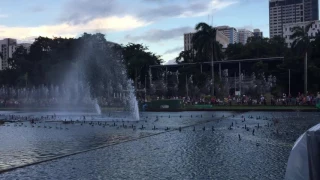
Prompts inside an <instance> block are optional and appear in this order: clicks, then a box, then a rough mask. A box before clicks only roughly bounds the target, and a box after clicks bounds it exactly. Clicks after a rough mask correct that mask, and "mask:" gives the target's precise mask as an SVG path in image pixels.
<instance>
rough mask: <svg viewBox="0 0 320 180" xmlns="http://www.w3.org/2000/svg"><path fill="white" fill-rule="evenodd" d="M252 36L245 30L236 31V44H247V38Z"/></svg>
mask: <svg viewBox="0 0 320 180" xmlns="http://www.w3.org/2000/svg"><path fill="white" fill-rule="evenodd" d="M252 36H253V33H252V32H251V31H249V30H247V29H239V30H238V42H239V43H241V44H247V41H248V38H249V37H252Z"/></svg>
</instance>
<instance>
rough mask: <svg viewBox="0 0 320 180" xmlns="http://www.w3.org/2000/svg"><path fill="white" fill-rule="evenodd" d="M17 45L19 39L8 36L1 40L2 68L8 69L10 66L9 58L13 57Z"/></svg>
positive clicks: (0, 66)
mask: <svg viewBox="0 0 320 180" xmlns="http://www.w3.org/2000/svg"><path fill="white" fill-rule="evenodd" d="M16 47H17V40H16V39H11V38H6V39H3V40H0V53H1V54H2V59H1V62H0V64H1V65H0V70H3V69H6V68H8V67H9V64H8V59H9V58H12V55H13V53H14V52H15V50H16Z"/></svg>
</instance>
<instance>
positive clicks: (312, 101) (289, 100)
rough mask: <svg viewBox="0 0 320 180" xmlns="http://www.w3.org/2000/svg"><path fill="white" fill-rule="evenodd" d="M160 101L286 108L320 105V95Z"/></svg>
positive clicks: (187, 98)
mask: <svg viewBox="0 0 320 180" xmlns="http://www.w3.org/2000/svg"><path fill="white" fill-rule="evenodd" d="M156 99H157V100H160V99H181V100H182V101H183V103H184V104H185V105H273V106H276V105H285V106H302V105H306V106H307V105H309V106H314V105H316V104H317V103H320V93H319V92H318V93H316V94H307V95H304V94H301V93H299V94H298V95H297V96H295V97H293V96H291V95H287V94H285V93H283V94H282V96H280V97H275V96H271V97H269V98H267V97H265V96H264V95H261V96H259V97H253V96H250V95H241V96H228V97H224V98H218V97H211V96H203V97H200V98H199V97H198V98H195V97H167V98H165V97H164V96H162V97H156Z"/></svg>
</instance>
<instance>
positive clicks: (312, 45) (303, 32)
mask: <svg viewBox="0 0 320 180" xmlns="http://www.w3.org/2000/svg"><path fill="white" fill-rule="evenodd" d="M313 24H314V22H311V23H309V24H308V25H306V26H305V27H294V28H293V29H292V35H291V37H290V38H291V39H292V40H294V41H293V43H292V45H291V47H288V45H287V44H286V42H285V39H284V38H283V37H280V36H275V37H273V38H263V37H250V38H248V41H247V43H246V44H245V45H243V44H241V43H235V44H229V45H228V47H227V48H226V49H225V50H223V49H222V45H221V44H219V43H218V42H217V41H216V33H217V31H218V30H217V29H216V28H214V27H212V26H210V25H208V24H206V23H199V24H197V25H196V27H195V30H196V33H195V34H194V36H193V38H192V43H193V49H192V50H186V51H182V52H180V54H179V56H178V57H177V58H176V62H177V63H178V64H184V63H201V62H212V61H213V62H214V61H228V60H238V59H251V58H268V57H284V61H283V62H280V63H278V64H276V65H274V64H273V63H270V62H269V63H268V62H262V61H261V62H256V63H254V64H248V63H247V64H246V63H243V66H242V69H243V71H247V72H250V73H252V72H255V73H256V74H260V73H262V72H264V73H265V76H268V75H269V74H273V75H275V76H276V77H277V86H276V87H274V88H273V91H272V93H273V94H274V95H278V96H280V95H281V93H288V88H289V82H288V80H289V75H288V71H289V69H290V71H291V80H292V82H291V94H295V95H296V94H298V93H299V92H301V93H303V92H305V93H306V92H307V91H308V92H313V93H315V92H317V91H319V88H320V81H319V78H320V71H319V70H320V69H319V68H320V61H319V58H320V52H319V50H320V49H319V48H320V35H319V34H317V35H316V36H314V37H309V36H308V32H309V29H310V28H311V27H312V25H313ZM304 67H305V68H304ZM184 69H185V70H186V71H187V72H186V73H188V69H187V68H184ZM210 69H211V70H210V71H206V72H203V73H199V71H198V70H197V72H194V76H193V78H194V81H204V79H211V80H212V83H211V85H212V86H211V93H214V89H218V88H219V84H220V83H221V82H219V81H220V79H219V78H217V77H216V76H215V75H217V73H216V72H215V68H210ZM190 70H191V69H190ZM306 70H307V71H306ZM191 71H192V70H191ZM306 77H308V79H307V81H306V79H305V78H306ZM305 82H308V83H305ZM200 84H203V83H200ZM215 94H217V93H215Z"/></svg>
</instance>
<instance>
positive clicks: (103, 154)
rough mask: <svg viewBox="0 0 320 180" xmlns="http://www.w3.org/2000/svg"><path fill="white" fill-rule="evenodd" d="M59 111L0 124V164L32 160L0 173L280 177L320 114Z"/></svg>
mask: <svg viewBox="0 0 320 180" xmlns="http://www.w3.org/2000/svg"><path fill="white" fill-rule="evenodd" d="M6 113H10V114H19V115H21V116H42V115H44V114H43V113H42V112H41V113H40V112H37V113H33V112H23V113H21V112H6ZM0 114H5V112H0ZM57 116H58V118H57V119H55V121H54V122H52V120H50V121H49V120H47V121H41V123H40V122H38V123H37V124H35V125H34V124H30V123H29V122H23V124H22V123H21V122H6V123H5V124H4V125H2V126H0V171H4V170H8V169H10V168H15V167H19V166H24V165H28V164H30V166H27V167H23V168H19V169H14V170H12V171H8V172H3V173H0V179H283V178H284V174H285V168H286V163H287V160H288V157H289V154H290V151H291V148H292V146H293V143H294V142H295V140H296V139H297V138H298V137H299V136H300V135H301V134H302V133H303V132H304V131H306V130H307V129H308V128H310V127H311V126H313V125H315V124H317V123H319V116H320V113H306V112H245V113H239V112H174V113H164V112H161V113H160V112H159V113H157V112H148V113H141V114H140V116H141V119H140V121H130V119H126V118H125V115H124V114H121V113H115V114H112V115H103V116H98V115H94V114H86V117H87V118H86V123H83V121H81V120H80V119H81V117H82V116H83V115H82V114H77V113H75V114H70V113H69V114H68V113H62V114H58V115H57ZM58 119H61V120H62V121H59V120H58ZM64 119H67V120H68V121H70V120H71V119H72V120H73V123H68V124H65V123H63V120H64ZM77 119H79V121H76V120H77ZM91 121H92V123H91ZM32 126H34V127H32ZM253 130H254V133H253ZM99 147H101V148H99ZM97 148H99V149H97ZM87 150H91V151H87ZM77 152H79V154H75V155H70V154H73V153H77ZM64 155H70V156H67V157H63V158H58V159H55V160H52V161H47V162H43V163H39V164H34V163H37V162H41V161H45V160H48V159H51V158H56V157H59V156H64Z"/></svg>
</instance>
